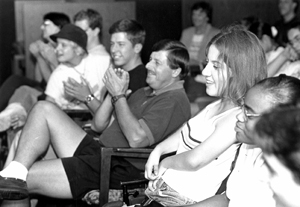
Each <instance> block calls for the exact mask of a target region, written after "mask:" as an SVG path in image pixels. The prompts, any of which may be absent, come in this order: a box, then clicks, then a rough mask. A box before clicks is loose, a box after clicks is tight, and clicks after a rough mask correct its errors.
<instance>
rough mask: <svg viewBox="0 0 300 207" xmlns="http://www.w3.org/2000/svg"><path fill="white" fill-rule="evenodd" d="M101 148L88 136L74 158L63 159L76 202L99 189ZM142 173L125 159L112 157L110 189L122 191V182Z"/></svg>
mask: <svg viewBox="0 0 300 207" xmlns="http://www.w3.org/2000/svg"><path fill="white" fill-rule="evenodd" d="M101 146H102V145H101V144H100V143H99V142H98V141H96V140H94V139H93V137H92V136H91V135H86V136H85V138H84V139H83V140H82V142H81V143H80V144H79V146H78V148H77V149H76V151H75V153H74V156H73V157H68V158H62V163H63V166H64V169H65V171H66V174H67V177H68V180H69V183H70V188H71V192H72V195H73V198H74V199H76V200H77V199H81V198H83V197H84V195H85V194H86V193H87V192H89V191H91V190H95V189H99V180H100V167H99V166H100V157H101V156H100V147H101ZM140 173H141V171H140V170H138V169H137V168H136V167H134V166H133V165H132V164H130V163H129V162H128V161H126V160H125V159H123V158H119V157H118V158H116V157H112V161H111V174H110V188H112V189H120V188H121V187H120V181H129V180H133V179H135V178H137V177H139V176H140Z"/></svg>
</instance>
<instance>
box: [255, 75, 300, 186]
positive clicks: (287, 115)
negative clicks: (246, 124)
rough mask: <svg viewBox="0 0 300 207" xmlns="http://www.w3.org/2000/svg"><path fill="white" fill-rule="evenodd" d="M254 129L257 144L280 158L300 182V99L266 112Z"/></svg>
mask: <svg viewBox="0 0 300 207" xmlns="http://www.w3.org/2000/svg"><path fill="white" fill-rule="evenodd" d="M299 82H300V80H299ZM298 90H299V88H298ZM297 105H298V106H297ZM254 130H255V131H254V141H255V143H256V144H257V146H259V147H260V148H261V149H262V150H263V153H265V154H269V155H274V156H275V157H276V158H278V159H279V161H280V162H281V163H282V164H283V165H285V166H286V167H287V168H288V169H289V170H291V172H292V174H293V177H294V179H295V181H296V182H297V183H299V184H300V100H299V99H298V103H297V104H295V103H293V104H286V105H279V106H278V107H276V108H275V109H274V110H272V111H270V112H269V113H266V114H264V115H263V116H262V117H261V118H260V120H259V121H258V122H257V123H256V125H255V128H254Z"/></svg>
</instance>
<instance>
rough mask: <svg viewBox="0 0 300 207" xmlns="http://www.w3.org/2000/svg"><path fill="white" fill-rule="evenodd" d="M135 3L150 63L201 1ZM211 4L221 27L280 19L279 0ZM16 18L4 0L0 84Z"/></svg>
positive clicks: (215, 1)
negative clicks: (155, 47)
mask: <svg viewBox="0 0 300 207" xmlns="http://www.w3.org/2000/svg"><path fill="white" fill-rule="evenodd" d="M53 1H55V0H53ZM69 1H80V0H69ZM82 1H84V0H82ZM89 1H104V0H89ZM116 1H126V0H116ZM131 1H135V2H136V18H137V20H138V21H139V22H141V23H142V24H143V25H144V27H145V28H146V31H147V39H146V44H145V46H144V52H143V54H142V58H143V61H144V62H146V61H147V59H148V57H149V50H150V49H151V46H152V45H153V44H154V43H155V42H156V41H158V40H160V39H162V38H171V39H179V38H180V34H181V31H182V29H183V28H186V27H188V26H190V25H191V21H190V7H191V5H192V4H193V3H194V2H196V1H197V0H131ZM207 1H208V0H207ZM209 2H210V3H211V4H212V6H213V8H214V12H213V24H214V25H215V26H217V27H222V26H224V25H227V24H229V23H231V22H233V21H236V20H239V19H241V18H243V17H245V16H249V15H256V16H259V17H261V18H262V19H263V20H264V21H266V22H269V23H271V24H272V23H274V22H275V20H277V19H278V18H279V14H278V10H277V0H209ZM14 15H15V14H14V1H13V0H0V19H1V21H0V84H1V83H2V82H3V81H4V80H5V79H6V78H7V77H8V76H9V75H10V74H11V60H12V44H13V42H14V40H15V36H16V34H15V26H14V22H15V19H14Z"/></svg>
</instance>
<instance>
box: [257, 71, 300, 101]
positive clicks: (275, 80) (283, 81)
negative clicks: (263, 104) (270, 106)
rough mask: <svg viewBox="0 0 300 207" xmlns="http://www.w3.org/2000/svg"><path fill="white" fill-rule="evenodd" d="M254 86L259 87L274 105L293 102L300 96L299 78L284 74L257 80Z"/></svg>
mask: <svg viewBox="0 0 300 207" xmlns="http://www.w3.org/2000/svg"><path fill="white" fill-rule="evenodd" d="M255 87H259V88H260V90H261V91H262V92H263V93H264V94H265V96H268V98H269V99H270V101H271V102H272V103H274V105H278V104H286V103H293V104H295V103H296V102H297V99H298V98H299V97H300V80H299V79H298V78H295V77H292V76H287V75H285V74H280V75H279V76H277V77H270V78H266V79H264V80H262V81H260V82H258V83H257V84H256V85H255Z"/></svg>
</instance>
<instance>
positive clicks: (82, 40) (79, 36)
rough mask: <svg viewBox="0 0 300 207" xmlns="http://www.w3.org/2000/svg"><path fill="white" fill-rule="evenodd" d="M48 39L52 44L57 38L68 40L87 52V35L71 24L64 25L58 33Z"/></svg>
mask: <svg viewBox="0 0 300 207" xmlns="http://www.w3.org/2000/svg"><path fill="white" fill-rule="evenodd" d="M50 38H51V39H52V40H53V41H54V42H56V40H57V38H62V39H66V40H70V41H72V42H75V43H76V44H77V45H79V46H80V47H82V49H84V50H85V51H86V52H87V49H86V46H87V34H86V33H85V31H84V30H82V29H81V28H79V27H77V26H75V25H73V24H66V25H65V26H63V28H62V29H61V30H60V31H59V32H58V33H56V34H54V35H51V36H50Z"/></svg>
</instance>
